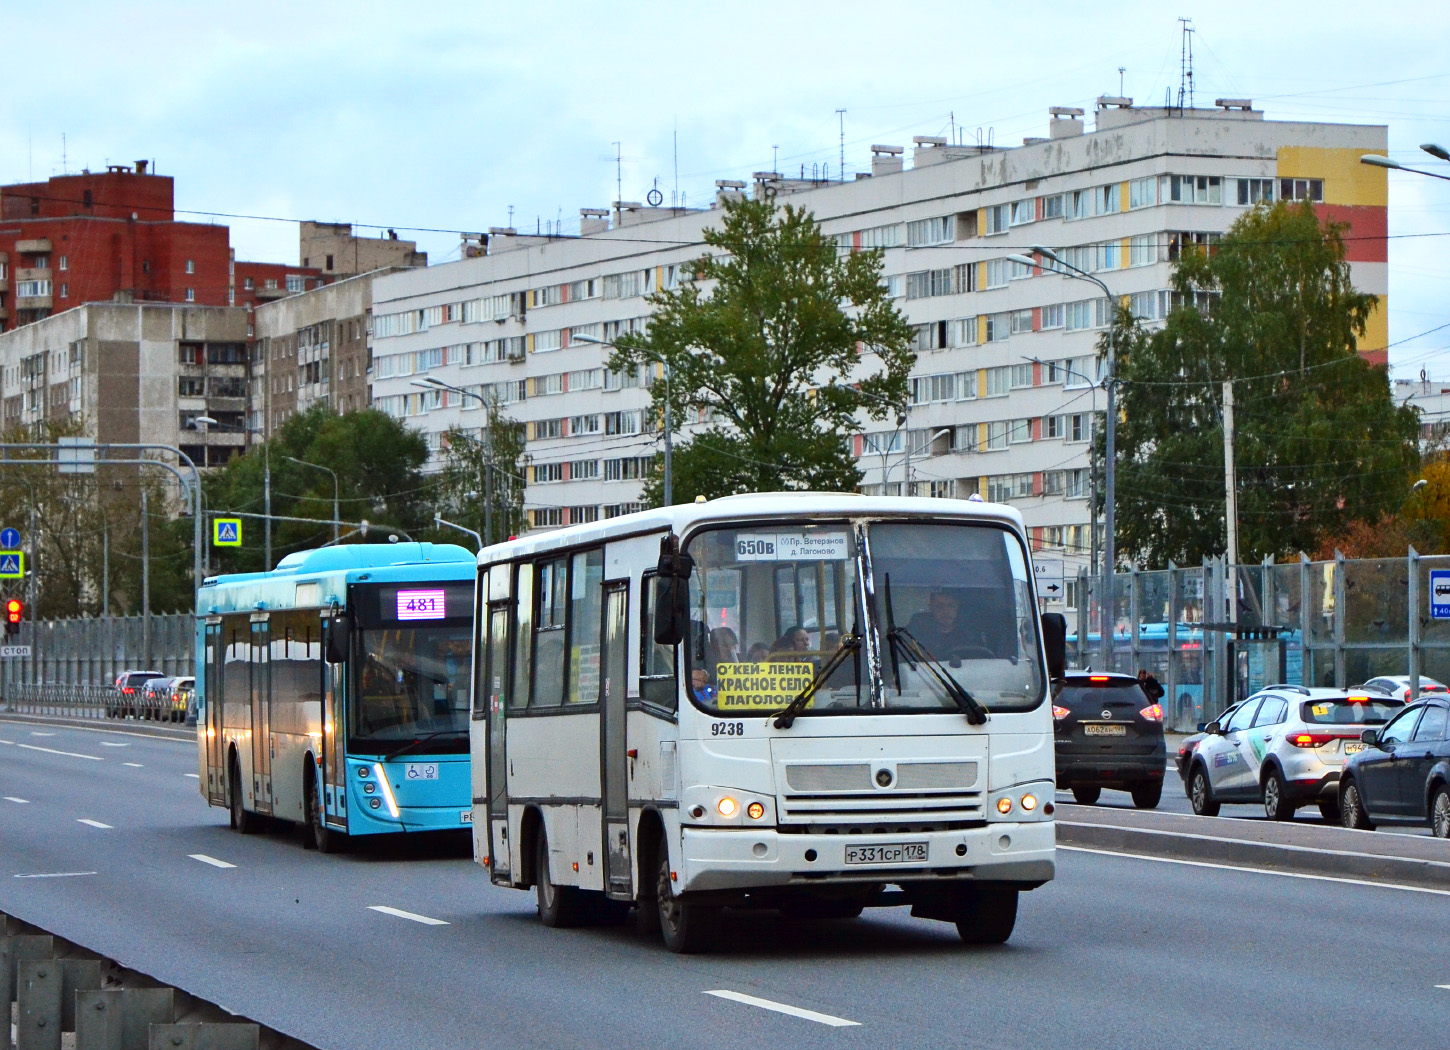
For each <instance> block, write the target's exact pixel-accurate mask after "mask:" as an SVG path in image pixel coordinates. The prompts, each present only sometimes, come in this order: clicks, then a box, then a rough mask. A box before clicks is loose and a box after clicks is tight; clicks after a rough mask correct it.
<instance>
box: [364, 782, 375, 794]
mask: <svg viewBox="0 0 1450 1050" xmlns="http://www.w3.org/2000/svg"><path fill="white" fill-rule="evenodd" d="M377 789H378V786H377V785H376V784H374V783H373V782H372V781H371V780H369V781H368V782H367V783H366V784H364V785H363V794H364V795H371V794H372V793H373V792H374V791H376V790H377Z"/></svg>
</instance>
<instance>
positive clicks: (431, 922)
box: [368, 904, 449, 926]
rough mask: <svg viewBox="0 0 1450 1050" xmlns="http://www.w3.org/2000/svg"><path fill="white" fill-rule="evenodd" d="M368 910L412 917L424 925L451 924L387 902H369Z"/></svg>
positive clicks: (403, 917)
mask: <svg viewBox="0 0 1450 1050" xmlns="http://www.w3.org/2000/svg"><path fill="white" fill-rule="evenodd" d="M368 911H380V912H382V913H383V914H384V915H394V916H397V917H398V918H399V919H412V920H413V921H414V922H421V923H422V924H423V925H424V926H447V925H449V924H448V923H446V922H444V921H443V920H442V919H430V918H428V916H426V915H419V914H418V913H417V912H412V911H403V910H402V909H401V908H389V907H388V906H387V905H386V904H369V905H368Z"/></svg>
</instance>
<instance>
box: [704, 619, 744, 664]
mask: <svg viewBox="0 0 1450 1050" xmlns="http://www.w3.org/2000/svg"><path fill="white" fill-rule="evenodd" d="M739 659H740V639H739V637H738V636H737V635H736V634H735V632H734V631H732V630H731V629H730V628H729V627H716V628H715V629H714V630H713V631H711V632H710V666H711V668H714V667H715V666H716V665H718V664H733V663H736V662H738V661H739Z"/></svg>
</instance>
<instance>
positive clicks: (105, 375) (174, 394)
mask: <svg viewBox="0 0 1450 1050" xmlns="http://www.w3.org/2000/svg"><path fill="white" fill-rule="evenodd" d="M246 324H247V314H246V311H245V310H243V309H242V308H240V307H227V306H187V305H173V304H164V303H134V304H131V303H90V304H87V305H85V306H79V307H76V308H75V309H72V310H66V311H65V312H64V313H60V314H56V315H55V316H54V317H48V318H44V319H42V320H40V321H37V322H35V323H33V324H28V325H25V326H24V327H22V328H19V329H16V330H14V331H10V332H5V333H3V334H0V414H3V422H4V429H5V430H7V431H8V430H11V429H13V428H16V427H20V426H36V425H38V424H41V423H43V422H45V421H47V420H55V421H70V420H75V421H79V422H80V423H81V425H82V428H83V432H84V433H85V434H86V435H87V436H89V437H92V438H94V439H95V440H96V441H98V442H102V443H105V442H120V443H134V442H145V443H150V444H159V445H170V446H172V447H179V448H180V449H181V450H182V451H183V452H185V453H186V454H187V455H188V456H190V457H191V459H192V460H193V461H194V462H195V463H196V464H197V465H198V466H208V465H210V466H216V465H219V464H222V463H225V462H226V460H227V459H229V458H231V457H232V456H233V455H235V454H236V453H237V452H238V451H240V450H241V448H242V447H243V445H244V444H245V442H246V427H245V423H246V409H247V359H246ZM198 417H206V418H210V419H213V420H215V421H216V425H214V426H213V425H210V424H207V423H205V422H203V423H202V424H199V425H198V424H196V423H195V422H194V421H195V420H196V419H197V418H198Z"/></svg>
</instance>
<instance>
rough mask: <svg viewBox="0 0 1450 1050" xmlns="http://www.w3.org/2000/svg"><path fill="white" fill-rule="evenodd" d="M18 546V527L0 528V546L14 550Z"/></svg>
mask: <svg viewBox="0 0 1450 1050" xmlns="http://www.w3.org/2000/svg"><path fill="white" fill-rule="evenodd" d="M18 546H20V530H19V529H0V547H4V548H5V549H6V550H14V549H15V548H16V547H18Z"/></svg>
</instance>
